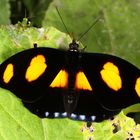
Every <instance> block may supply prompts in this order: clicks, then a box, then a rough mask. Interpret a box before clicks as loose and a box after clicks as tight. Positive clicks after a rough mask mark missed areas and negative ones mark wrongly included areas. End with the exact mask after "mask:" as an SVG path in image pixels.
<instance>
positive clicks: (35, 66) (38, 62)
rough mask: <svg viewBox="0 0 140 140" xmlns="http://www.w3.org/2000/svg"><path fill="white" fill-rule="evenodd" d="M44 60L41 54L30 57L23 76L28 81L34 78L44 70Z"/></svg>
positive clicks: (45, 65)
mask: <svg viewBox="0 0 140 140" xmlns="http://www.w3.org/2000/svg"><path fill="white" fill-rule="evenodd" d="M45 62H46V60H45V57H44V56H43V55H37V56H35V57H33V58H32V60H31V62H30V65H29V67H28V68H27V70H26V74H25V78H26V79H27V81H28V82H32V81H34V80H36V79H37V78H39V76H41V75H42V74H43V73H44V72H45V69H46V68H47V64H46V63H45Z"/></svg>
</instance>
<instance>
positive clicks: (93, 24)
mask: <svg viewBox="0 0 140 140" xmlns="http://www.w3.org/2000/svg"><path fill="white" fill-rule="evenodd" d="M101 16H102V15H101ZM101 16H99V17H98V18H97V19H96V20H95V21H94V22H93V23H92V24H91V25H90V26H89V27H88V29H87V30H86V31H85V32H84V33H83V34H82V35H81V36H80V37H79V39H78V41H80V40H81V39H82V38H83V37H84V35H85V34H87V32H88V31H89V30H90V29H91V28H92V27H94V26H95V25H96V23H97V22H98V21H99V20H100V19H101Z"/></svg>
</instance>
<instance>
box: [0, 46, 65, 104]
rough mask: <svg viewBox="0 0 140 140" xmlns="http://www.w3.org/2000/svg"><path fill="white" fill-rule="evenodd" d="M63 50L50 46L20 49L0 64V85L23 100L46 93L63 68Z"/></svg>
mask: <svg viewBox="0 0 140 140" xmlns="http://www.w3.org/2000/svg"><path fill="white" fill-rule="evenodd" d="M64 57H65V52H64V51H58V50H56V49H51V48H33V49H29V50H25V51H22V52H20V53H17V54H15V55H14V56H12V57H10V58H9V59H7V60H6V61H5V62H3V63H2V64H1V65H0V86H1V87H3V88H6V89H9V90H11V91H12V92H13V93H14V94H15V95H16V96H18V97H19V98H21V99H22V100H24V101H30V102H32V101H34V100H36V99H38V98H40V97H41V96H43V95H44V94H47V89H48V88H49V86H50V84H51V82H52V81H53V79H54V78H55V76H56V75H57V74H58V72H59V71H60V70H61V69H62V68H63V65H64V60H65V58H64Z"/></svg>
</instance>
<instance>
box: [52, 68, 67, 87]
mask: <svg viewBox="0 0 140 140" xmlns="http://www.w3.org/2000/svg"><path fill="white" fill-rule="evenodd" d="M50 87H53V88H54V87H58V88H67V87H68V73H67V72H66V71H65V70H60V71H59V73H58V74H57V75H56V77H55V78H54V80H53V81H52V83H51V84H50Z"/></svg>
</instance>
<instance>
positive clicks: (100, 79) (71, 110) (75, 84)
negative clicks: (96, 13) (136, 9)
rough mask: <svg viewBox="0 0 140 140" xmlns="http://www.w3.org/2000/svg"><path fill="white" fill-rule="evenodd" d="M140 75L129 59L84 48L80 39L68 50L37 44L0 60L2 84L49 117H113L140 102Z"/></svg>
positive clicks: (32, 109)
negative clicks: (87, 50) (80, 43)
mask: <svg viewBox="0 0 140 140" xmlns="http://www.w3.org/2000/svg"><path fill="white" fill-rule="evenodd" d="M9 67H12V69H11V68H9ZM9 69H10V70H9ZM7 71H8V72H7ZM9 71H10V72H9ZM9 75H10V76H9ZM139 77H140V70H139V69H138V68H137V67H135V66H134V65H132V64H130V63H129V62H127V61H125V60H123V59H121V58H118V57H115V56H112V55H108V54H100V53H99V54H98V53H85V52H81V51H79V50H78V45H77V43H76V42H75V41H73V42H72V43H71V44H70V47H69V50H68V51H64V50H58V49H52V48H44V47H39V48H32V49H29V50H25V51H23V52H20V53H18V54H16V55H14V56H12V57H10V58H9V59H7V60H6V61H5V62H3V63H2V64H1V65H0V86H1V87H3V88H6V89H9V90H10V91H12V92H13V93H14V94H15V95H16V96H17V97H19V98H21V99H22V101H23V104H24V105H25V107H27V108H28V109H29V110H30V111H31V112H33V113H34V114H36V115H38V116H39V117H48V118H55V117H69V118H72V119H77V120H87V121H89V120H90V121H93V120H94V121H102V120H104V119H108V118H109V117H112V116H113V115H115V114H117V113H118V112H119V111H120V110H121V109H122V108H125V107H127V106H129V105H132V104H135V103H139V102H140V95H139V94H140V93H139V89H140V83H139V82H137V81H139V80H138V79H139ZM64 112H66V113H64ZM81 115H83V116H84V117H81ZM94 117H96V119H95V118H94ZM93 118H94V119H93Z"/></svg>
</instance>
